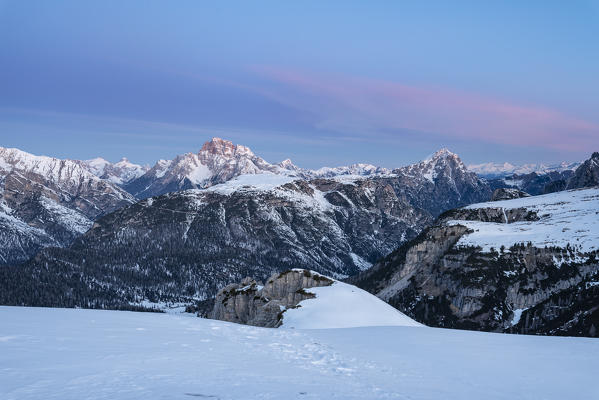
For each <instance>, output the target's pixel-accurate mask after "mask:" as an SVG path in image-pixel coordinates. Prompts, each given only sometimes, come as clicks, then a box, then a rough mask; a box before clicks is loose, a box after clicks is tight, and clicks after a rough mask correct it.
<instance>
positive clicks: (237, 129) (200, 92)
mask: <svg viewBox="0 0 599 400" xmlns="http://www.w3.org/2000/svg"><path fill="white" fill-rule="evenodd" d="M597 38H599V2H598V1H571V2H563V1H527V2H517V1H514V2H510V1H505V2H494V3H493V4H492V3H491V2H477V1H471V2H460V1H455V2H453V1H452V2H447V1H441V2H434V1H431V2H411V3H408V2H398V1H388V2H387V1H373V2H352V1H328V2H311V1H302V2H281V1H272V2H269V1H256V2H241V1H239V2H207V1H178V2H176V3H174V2H167V1H125V2H123V1H94V2H92V1H81V0H78V1H52V2H49V1H26V2H25V1H7V0H0V145H1V146H5V147H18V148H21V149H23V150H27V151H30V152H33V153H36V154H47V155H53V156H57V157H70V158H80V159H85V158H91V157H95V156H99V155H100V156H103V157H105V158H107V159H109V160H113V161H116V160H118V159H119V158H120V157H122V156H127V157H128V158H129V159H131V160H132V161H136V162H140V163H153V162H154V161H155V160H156V159H159V158H171V157H173V156H174V155H176V154H180V153H183V152H189V151H197V150H198V149H199V148H200V147H201V145H202V143H203V142H204V141H206V140H207V139H209V138H210V137H212V136H219V137H223V138H228V139H230V140H233V141H234V142H237V143H242V144H245V145H248V146H250V147H251V148H252V149H253V150H254V152H256V153H257V154H259V155H261V156H263V157H264V158H265V159H267V160H268V161H271V162H278V161H280V160H282V159H284V158H287V157H290V158H292V160H294V162H295V163H296V164H298V165H300V166H303V167H318V166H322V165H340V164H348V163H352V162H370V163H373V164H378V165H383V166H389V167H393V166H398V165H403V164H406V163H409V162H413V161H416V160H419V159H421V158H423V157H425V156H426V155H427V154H429V153H432V152H433V151H435V150H437V149H438V148H441V147H448V148H450V149H451V150H453V151H454V152H457V153H458V154H460V156H461V157H462V158H463V159H464V160H465V161H466V162H467V163H478V162H484V161H510V162H514V163H522V162H531V161H532V162H538V161H543V162H556V161H562V160H566V161H574V160H578V159H583V158H587V157H588V155H589V154H590V153H591V152H592V151H597V150H599V111H598V110H599V40H597Z"/></svg>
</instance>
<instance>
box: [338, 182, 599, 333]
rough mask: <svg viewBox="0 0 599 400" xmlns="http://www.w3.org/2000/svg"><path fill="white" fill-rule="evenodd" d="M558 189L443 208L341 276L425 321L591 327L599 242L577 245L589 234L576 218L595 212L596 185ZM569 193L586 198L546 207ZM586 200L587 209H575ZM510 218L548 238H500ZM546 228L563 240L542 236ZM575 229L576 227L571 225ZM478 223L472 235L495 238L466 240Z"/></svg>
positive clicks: (529, 328)
mask: <svg viewBox="0 0 599 400" xmlns="http://www.w3.org/2000/svg"><path fill="white" fill-rule="evenodd" d="M583 192H584V193H587V194H586V195H584V196H583V195H582V194H581V193H583ZM563 193H564V194H563V195H562V196H561V197H557V195H549V196H550V197H544V198H541V197H539V200H538V201H539V202H541V201H543V202H544V203H541V204H543V205H545V206H534V207H533V206H531V205H526V204H527V203H526V202H522V201H520V200H514V202H512V203H511V204H513V205H521V207H515V208H509V207H505V208H504V207H503V206H504V205H506V203H505V202H501V203H497V204H492V203H482V204H481V207H479V208H477V207H472V206H471V207H466V208H462V209H457V210H452V211H449V212H446V213H444V214H442V215H441V216H440V217H439V219H438V220H437V222H436V224H435V225H433V226H432V227H430V228H428V229H426V230H425V231H423V232H422V233H421V234H420V235H419V236H418V237H416V238H415V239H413V240H412V241H410V242H408V243H406V244H404V245H402V246H401V247H400V248H399V249H397V250H396V251H394V252H393V253H391V254H390V255H388V256H387V257H385V258H383V259H381V260H380V261H379V262H377V263H376V264H375V265H374V266H373V267H372V268H371V269H369V270H367V271H364V272H362V273H361V274H360V275H357V276H354V277H351V278H349V280H348V282H349V283H352V284H354V285H356V286H358V287H361V288H362V289H365V290H368V291H370V292H371V293H373V294H375V295H377V296H378V297H379V298H381V299H382V300H384V301H386V302H388V303H389V304H391V305H392V306H394V307H396V308H397V309H398V310H400V311H401V312H403V313H405V314H407V315H408V316H410V317H411V318H414V319H415V320H417V321H419V322H422V323H424V324H426V325H429V326H437V327H447V328H459V329H476V330H485V331H495V332H513V333H525V334H532V333H536V334H551V335H569V336H594V334H595V333H593V332H595V331H594V330H593V327H594V326H597V325H598V322H599V306H598V304H599V303H598V300H599V284H598V282H599V262H598V260H599V248H597V246H590V247H589V246H586V245H585V246H582V243H584V238H585V236H584V235H583V233H584V234H585V235H593V233H592V232H593V228H587V227H586V225H585V224H583V223H582V222H583V221H584V220H588V219H594V218H597V217H596V215H597V214H596V211H595V209H594V208H593V206H591V204H593V202H596V201H597V199H599V196H598V195H597V194H595V193H596V192H595V189H587V190H586V191H572V192H563ZM576 196H580V198H583V197H584V200H581V201H579V202H577V201H575V200H571V201H572V203H571V204H576V205H575V206H572V207H571V208H568V210H570V211H568V212H563V213H562V214H560V217H559V218H554V217H553V216H552V215H553V214H552V213H557V212H560V211H556V210H560V209H561V208H562V207H569V206H566V205H565V204H567V201H566V200H567V199H568V198H571V199H574V198H576ZM530 199H531V202H535V201H537V200H535V199H536V198H535V197H531V198H530ZM531 202H528V203H531ZM595 204H596V203H595ZM483 205H484V206H485V207H483ZM487 205H488V206H487ZM508 205H509V204H508ZM585 207H586V208H587V209H588V210H589V211H588V212H586V211H581V210H585ZM577 213H582V214H580V215H584V217H581V216H580V215H577ZM471 221H475V223H469V222H471ZM572 221H574V222H572ZM569 222H572V225H568V223H569ZM512 224H513V225H512ZM510 226H516V228H513V229H514V230H515V232H517V233H518V232H529V231H531V232H535V235H537V237H540V238H547V237H549V238H550V239H549V240H548V241H547V243H551V244H543V243H542V242H540V240H539V239H536V240H537V242H535V243H533V242H530V241H528V242H527V241H523V240H522V239H521V238H520V237H519V236H518V235H517V234H516V235H514V236H510V235H509V234H507V235H506V237H507V238H508V241H502V240H499V239H498V238H500V237H501V232H502V231H503V230H504V229H511V228H508V227H510ZM589 226H590V225H589ZM552 227H554V228H552ZM551 229H554V232H560V233H559V234H558V236H559V235H561V234H563V236H564V237H566V239H564V240H562V241H557V239H556V236H555V234H552V236H546V235H548V232H550V230H551ZM574 230H576V232H578V233H579V234H580V235H583V236H580V237H579V236H575V235H574V233H569V232H570V231H574ZM477 232H478V234H479V236H478V237H479V238H481V237H485V236H484V235H489V236H486V237H487V238H493V239H485V240H493V242H490V244H494V243H496V245H494V246H492V247H490V246H489V245H485V244H484V243H485V242H484V241H480V242H476V241H468V237H470V236H471V235H476V234H477ZM480 235H483V236H480ZM534 237H535V236H533V238H534ZM567 238H570V239H569V240H571V243H570V242H566V241H565V240H568V239H567ZM462 239H464V240H462ZM510 241H511V242H510ZM477 243H478V244H477ZM487 243H488V242H487Z"/></svg>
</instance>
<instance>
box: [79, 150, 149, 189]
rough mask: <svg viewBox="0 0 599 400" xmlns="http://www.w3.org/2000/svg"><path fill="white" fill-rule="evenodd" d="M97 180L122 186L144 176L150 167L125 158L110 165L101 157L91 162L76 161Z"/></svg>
mask: <svg viewBox="0 0 599 400" xmlns="http://www.w3.org/2000/svg"><path fill="white" fill-rule="evenodd" d="M76 162H77V163H79V165H81V166H82V167H84V168H85V169H87V170H88V171H89V172H91V173H92V174H94V175H95V176H97V177H98V178H101V179H105V180H107V181H109V182H111V183H114V184H116V185H124V184H127V183H128V182H130V181H132V180H133V179H136V178H139V177H140V176H142V175H143V174H145V173H146V172H147V171H148V170H149V169H150V167H149V166H147V165H143V166H142V165H138V164H133V163H132V162H130V161H129V160H128V159H127V158H126V157H123V158H121V159H120V161H118V162H116V163H111V162H110V161H107V160H105V159H103V158H102V157H97V158H93V159H91V160H85V161H76Z"/></svg>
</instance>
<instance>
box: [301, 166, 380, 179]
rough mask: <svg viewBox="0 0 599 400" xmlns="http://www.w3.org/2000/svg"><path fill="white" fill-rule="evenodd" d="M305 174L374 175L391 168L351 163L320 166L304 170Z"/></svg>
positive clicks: (329, 175)
mask: <svg viewBox="0 0 599 400" xmlns="http://www.w3.org/2000/svg"><path fill="white" fill-rule="evenodd" d="M304 171H305V172H304V173H305V174H306V175H308V176H310V177H313V178H333V177H336V176H344V175H352V176H375V175H389V174H390V173H391V170H389V169H387V168H383V167H376V166H374V165H372V164H361V163H358V164H352V165H349V166H342V167H322V168H319V169H316V170H309V171H306V170H304Z"/></svg>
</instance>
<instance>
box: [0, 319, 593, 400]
mask: <svg viewBox="0 0 599 400" xmlns="http://www.w3.org/2000/svg"><path fill="white" fill-rule="evenodd" d="M0 321H1V324H0V398H1V399H3V400H10V399H19V400H21V399H61V400H66V399H76V400H82V399H111V400H115V399H144V400H148V399H193V398H204V399H330V398H337V399H597V398H599V385H597V383H596V374H597V371H599V358H597V354H599V340H596V339H585V338H558V337H535V336H515V335H501V334H489V333H478V332H467V331H452V330H443V329H432V328H426V327H369V328H347V329H322V330H294V329H264V328H254V327H248V326H242V325H235V324H231V323H225V322H220V321H212V320H205V319H200V318H193V317H185V316H178V315H169V314H149V313H132V312H119V311H94V310H73V309H41V308H18V307H0Z"/></svg>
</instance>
